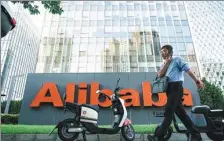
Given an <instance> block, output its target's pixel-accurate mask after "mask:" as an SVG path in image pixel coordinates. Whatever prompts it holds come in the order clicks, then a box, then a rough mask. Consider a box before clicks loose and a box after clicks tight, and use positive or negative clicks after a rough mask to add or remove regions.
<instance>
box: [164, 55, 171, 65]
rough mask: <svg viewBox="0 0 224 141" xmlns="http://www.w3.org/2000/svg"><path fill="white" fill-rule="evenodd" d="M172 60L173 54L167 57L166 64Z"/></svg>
mask: <svg viewBox="0 0 224 141" xmlns="http://www.w3.org/2000/svg"><path fill="white" fill-rule="evenodd" d="M171 60H172V57H171V56H168V57H166V59H165V61H164V64H169V63H170V61H171Z"/></svg>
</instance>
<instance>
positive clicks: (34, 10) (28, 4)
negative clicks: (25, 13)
mask: <svg viewBox="0 0 224 141" xmlns="http://www.w3.org/2000/svg"><path fill="white" fill-rule="evenodd" d="M11 2H12V3H14V4H15V3H21V4H23V7H24V8H25V9H28V10H29V12H30V14H31V15H38V14H40V11H39V6H37V5H36V4H34V1H11ZM41 4H42V5H43V6H44V8H45V9H47V10H49V13H52V14H59V15H61V14H62V12H64V11H63V9H62V8H61V6H60V4H61V1H59V0H58V1H41Z"/></svg>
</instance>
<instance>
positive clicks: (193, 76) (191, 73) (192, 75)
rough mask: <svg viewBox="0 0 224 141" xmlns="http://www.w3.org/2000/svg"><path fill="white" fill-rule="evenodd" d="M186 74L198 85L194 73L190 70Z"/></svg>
mask: <svg viewBox="0 0 224 141" xmlns="http://www.w3.org/2000/svg"><path fill="white" fill-rule="evenodd" d="M187 74H188V75H189V76H190V77H191V78H192V79H193V80H194V82H195V83H196V84H199V83H200V81H199V80H198V79H197V77H196V76H195V75H194V73H193V72H192V71H191V70H190V69H189V70H188V71H187Z"/></svg>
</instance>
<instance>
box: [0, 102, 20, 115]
mask: <svg viewBox="0 0 224 141" xmlns="http://www.w3.org/2000/svg"><path fill="white" fill-rule="evenodd" d="M21 103H22V100H12V101H11V102H10V106H9V112H8V113H9V114H19V113H20V107H21ZM5 107H6V101H3V102H1V113H4V111H5Z"/></svg>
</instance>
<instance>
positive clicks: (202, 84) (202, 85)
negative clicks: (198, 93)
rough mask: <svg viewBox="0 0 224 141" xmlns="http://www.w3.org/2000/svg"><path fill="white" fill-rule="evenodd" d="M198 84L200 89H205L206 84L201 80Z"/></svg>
mask: <svg viewBox="0 0 224 141" xmlns="http://www.w3.org/2000/svg"><path fill="white" fill-rule="evenodd" d="M196 84H197V87H198V88H204V87H205V85H204V83H203V82H202V81H201V80H197V81H196Z"/></svg>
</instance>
